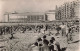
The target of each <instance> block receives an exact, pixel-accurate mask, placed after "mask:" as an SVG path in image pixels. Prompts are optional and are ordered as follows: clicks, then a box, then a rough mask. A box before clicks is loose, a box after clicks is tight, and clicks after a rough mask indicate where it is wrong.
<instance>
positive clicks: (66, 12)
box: [55, 1, 80, 20]
mask: <svg viewBox="0 0 80 51" xmlns="http://www.w3.org/2000/svg"><path fill="white" fill-rule="evenodd" d="M79 8H80V7H79V1H73V2H68V3H65V4H63V5H61V6H60V7H57V6H56V12H55V18H56V20H69V19H75V18H79Z"/></svg>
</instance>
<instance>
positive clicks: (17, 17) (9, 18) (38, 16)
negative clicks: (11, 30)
mask: <svg viewBox="0 0 80 51" xmlns="http://www.w3.org/2000/svg"><path fill="white" fill-rule="evenodd" d="M39 21H47V16H46V14H45V13H40V12H27V13H17V12H15V13H7V14H5V22H39Z"/></svg>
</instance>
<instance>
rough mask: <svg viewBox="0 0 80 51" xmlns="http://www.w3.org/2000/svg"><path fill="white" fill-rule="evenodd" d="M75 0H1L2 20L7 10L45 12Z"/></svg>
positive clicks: (0, 15) (0, 18)
mask: <svg viewBox="0 0 80 51" xmlns="http://www.w3.org/2000/svg"><path fill="white" fill-rule="evenodd" d="M71 1H73V0H0V21H1V20H3V14H4V13H5V12H13V11H17V12H45V11H47V10H54V9H55V6H56V5H58V6H60V5H62V4H64V3H65V2H71Z"/></svg>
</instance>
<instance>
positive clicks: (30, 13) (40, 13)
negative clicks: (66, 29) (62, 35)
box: [10, 12, 45, 16]
mask: <svg viewBox="0 0 80 51" xmlns="http://www.w3.org/2000/svg"><path fill="white" fill-rule="evenodd" d="M44 14H45V13H43V12H25V13H10V15H21V16H22V15H24V16H25V15H44Z"/></svg>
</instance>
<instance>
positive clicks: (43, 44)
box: [28, 35, 66, 51]
mask: <svg viewBox="0 0 80 51" xmlns="http://www.w3.org/2000/svg"><path fill="white" fill-rule="evenodd" d="M46 37H47V36H46V35H44V36H43V37H42V38H41V37H40V38H38V39H37V40H36V42H35V43H33V44H31V45H30V46H29V49H28V51H65V50H66V47H64V48H60V43H59V42H57V41H56V39H55V38H54V37H51V39H50V40H48V39H47V38H46Z"/></svg>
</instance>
